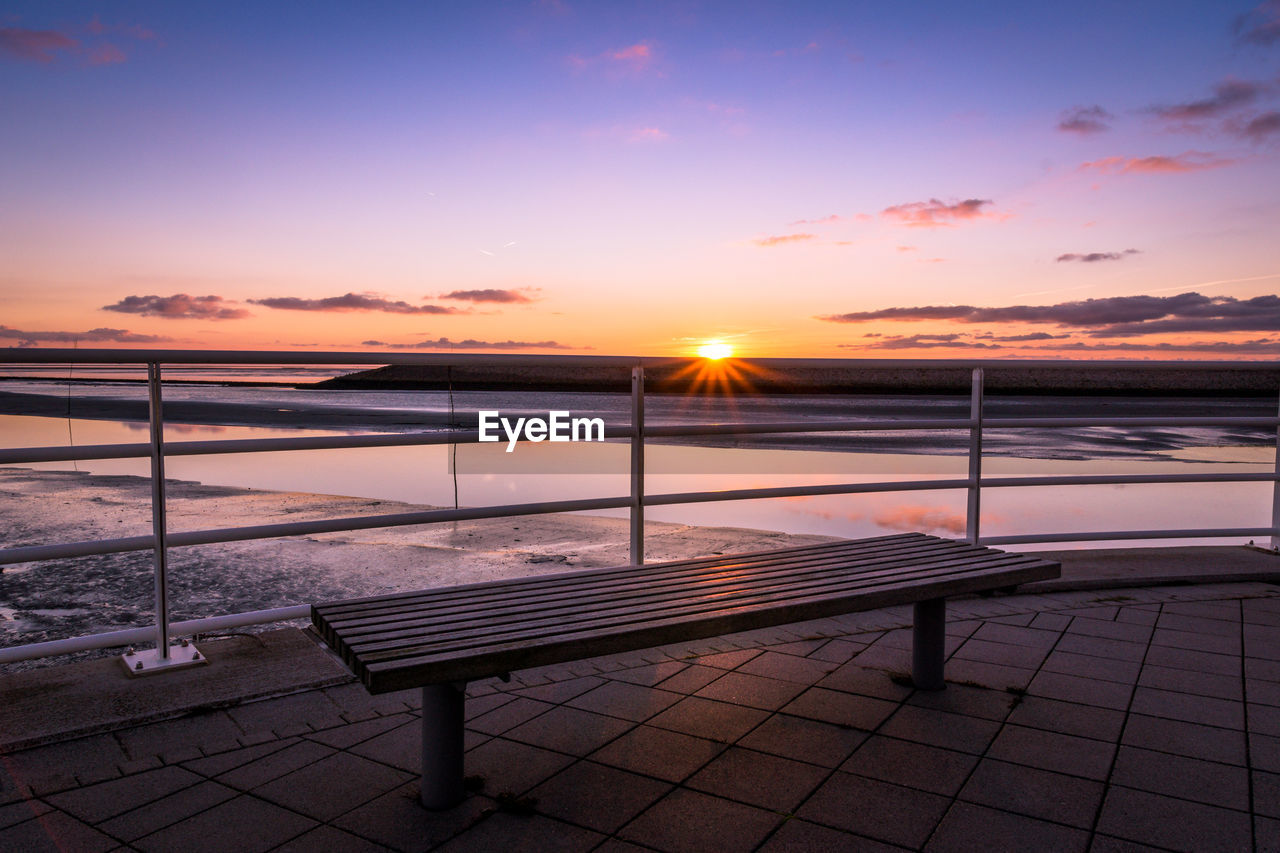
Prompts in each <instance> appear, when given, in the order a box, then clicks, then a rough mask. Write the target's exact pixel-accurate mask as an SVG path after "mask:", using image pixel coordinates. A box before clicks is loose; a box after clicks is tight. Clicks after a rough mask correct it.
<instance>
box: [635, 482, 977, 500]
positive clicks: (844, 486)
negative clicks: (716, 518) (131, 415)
mask: <svg viewBox="0 0 1280 853" xmlns="http://www.w3.org/2000/svg"><path fill="white" fill-rule="evenodd" d="M968 486H969V481H968V480H967V479H966V480H892V481H888V482H883V483H839V484H832V485H822V486H778V487H776V488H762V489H722V490H720V491H714V492H670V493H668V494H662V495H645V496H644V503H645V506H669V505H671V504H685V503H708V502H711V501H746V500H756V499H758V498H791V497H809V496H813V495H853V494H860V493H866V492H924V491H932V490H935V489H964V488H968Z"/></svg>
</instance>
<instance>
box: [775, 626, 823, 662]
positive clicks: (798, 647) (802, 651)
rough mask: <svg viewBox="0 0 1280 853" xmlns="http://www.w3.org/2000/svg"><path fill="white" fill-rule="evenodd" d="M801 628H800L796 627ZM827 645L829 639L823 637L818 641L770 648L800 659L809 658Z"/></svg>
mask: <svg viewBox="0 0 1280 853" xmlns="http://www.w3.org/2000/svg"><path fill="white" fill-rule="evenodd" d="M796 627H799V626H796ZM826 643H827V638H826V637H823V638H821V639H816V640H797V641H796V642H794V643H782V644H781V645H777V646H770V647H769V651H771V652H777V653H778V654H783V655H797V656H799V657H802V658H804V657H809V656H810V655H811V654H813V653H814V652H816V651H817V650H818V649H820V648H822V647H823V646H824V645H826Z"/></svg>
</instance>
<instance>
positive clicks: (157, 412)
mask: <svg viewBox="0 0 1280 853" xmlns="http://www.w3.org/2000/svg"><path fill="white" fill-rule="evenodd" d="M670 362H671V359H664V358H625V357H613V356H523V355H458V354H421V353H412V354H411V353H389V354H388V353H300V352H240V351H212V352H208V351H184V350H65V349H63V350H55V349H10V350H7V351H5V350H0V363H9V364H35V363H45V364H67V363H75V364H116V365H119V364H135V365H137V364H141V365H145V366H146V368H147V386H148V389H147V390H148V400H149V406H148V412H149V415H148V420H149V426H150V441H149V442H148V443H145V444H144V443H134V444H111V445H82V446H79V447H70V446H66V447H34V448H5V449H0V464H21V463H38V462H59V461H72V460H90V459H126V458H149V459H150V462H151V474H150V478H151V485H152V533H151V534H150V535H143V536H128V537H122V538H117V539H104V540H93V541H84V542H66V543H58V544H49V545H28V546H19V547H10V548H2V549H0V566H4V565H11V564H14V563H25V562H32V561H39V560H54V559H65V558H69V557H83V556H91V555H99V554H112V553H121V552H126V551H145V550H150V551H152V552H153V553H154V563H155V570H154V576H155V583H154V586H155V606H156V625H155V627H154V628H133V629H127V630H123V631H112V632H107V633H101V634H94V635H90V636H86V637H78V638H71V639H61V640H52V641H48V642H42V643H31V644H26V645H21V646H13V647H9V648H5V649H0V663H6V662H11V661H18V660H27V659H32V658H37V657H45V656H49V655H56V654H66V653H70V652H74V651H82V650H86V649H97V648H113V647H117V646H121V645H126V644H133V643H139V642H144V641H146V640H148V639H154V641H155V643H156V651H157V654H159V656H160V657H161V658H162V659H167V656H168V650H169V638H170V637H171V636H174V635H175V634H190V633H197V632H206V631H212V630H220V629H225V628H231V627H242V626H246V625H255V624H266V623H270V622H277V621H282V620H288V619H298V618H303V617H305V616H306V615H307V614H308V613H309V605H298V606H293V607H282V608H274V609H271V610H260V611H254V612H250V613H239V614H228V615H223V616H214V617H207V618H202V619H194V620H189V621H185V622H179V623H173V624H171V623H170V622H169V616H168V592H167V575H168V573H167V567H166V558H167V552H168V549H169V548H173V547H182V546H188V545H206V544H213V543H220V542H235V541H244V540H252V539H266V538H274V537H281V536H299V535H311V534H317V533H334V532H342V531H351V530H366V529H371V528H381V527H397V526H404V525H414V524H429V523H436V522H442V521H462V520H472V519H484V518H503V517H508V516H518V515H534V514H544V513H557V512H584V511H588V510H600V509H622V508H626V509H628V511H629V516H630V556H631V561H632V562H633V563H642V562H643V561H644V510H645V507H650V506H670V505H675V504H693V503H704V502H710V501H732V500H755V499H761V498H783V497H802V496H803V497H807V496H818V495H842V494H866V493H873V492H900V491H926V490H940V489H964V490H966V493H967V501H966V527H965V531H966V539H967V540H968V541H970V542H973V543H976V544H982V545H1014V544H1030V543H1042V542H1089V541H1104V540H1119V539H1174V538H1202V537H1203V538H1212V537H1244V536H1251V537H1269V538H1270V540H1271V545H1272V547H1273V548H1277V547H1280V416H1278V417H1226V416H1223V417H1192V418H1160V417H1139V418H1118V417H1115V418H1099V417H1088V418H988V417H985V416H984V412H983V409H984V407H983V388H984V383H983V368H982V367H981V366H975V362H973V361H959V360H950V359H948V360H931V361H919V360H905V359H897V360H889V359H876V360H874V361H866V360H864V361H860V362H856V363H861V364H868V365H871V366H875V367H878V368H900V367H916V368H918V367H921V366H928V367H931V368H948V367H949V368H956V367H963V368H968V369H971V370H972V382H971V389H970V408H969V417H967V418H928V419H915V420H881V421H869V422H868V421H798V422H790V421H788V422H768V423H751V424H744V423H732V424H725V423H716V424H706V423H703V424H668V425H654V426H648V425H646V424H645V417H644V416H645V409H644V398H645V391H644V376H645V374H644V371H645V367H646V366H655V365H663V364H669V363H670ZM459 363H463V364H468V365H510V364H530V363H534V364H544V365H557V366H580V365H587V366H595V367H602V366H603V367H618V368H625V367H629V368H630V369H631V424H630V425H629V426H626V427H608V428H606V430H605V437H607V438H626V439H629V441H630V447H631V455H630V460H631V461H630V493H629V494H627V495H620V496H612V497H600V498H584V499H576V500H558V501H543V502H539V503H523V504H502V505H497V506H485V507H468V508H460V509H434V510H423V511H419V512H408V513H394V514H386V515H372V516H356V517H346V518H330V519H321V520H315V521H302V522H282V523H275V524H262V525H252V526H243V527H230V528H221V529H206V530H193V531H177V532H172V531H169V530H168V525H167V521H166V499H165V490H164V460H165V458H166V457H169V456H191V455H206V454H219V453H254V452H263V451H285V450H319V449H346V448H360V447H397V446H410V445H431V444H456V443H470V442H475V441H477V440H478V437H479V436H478V431H477V430H457V429H451V430H447V431H440V432H434V433H422V434H408V435H404V434H386V435H378V434H374V435H349V436H337V435H335V436H309V437H298V438H274V439H229V440H216V441H174V442H166V441H165V440H164V436H163V427H164V415H163V404H162V397H161V385H162V382H161V366H162V365H164V364H171V365H176V364H184V365H191V364H201V365H233V364H239V365H245V364H254V365H262V364H272V365H284V364H289V365H298V364H307V365H319V364H329V365H357V364H359V365H366V364H377V365H383V364H420V365H422V364H440V365H444V364H450V365H452V364H459ZM852 363H855V362H854V361H853V360H846V359H752V360H751V364H753V365H756V366H758V367H761V368H764V369H785V368H788V367H805V368H811V367H819V368H824V367H825V368H830V367H848V366H849V365H850V364H852ZM982 364H986V365H997V366H998V365H1000V364H1009V365H1016V366H1018V367H1022V368H1026V367H1059V368H1060V367H1062V365H1063V362H1061V361H1035V362H1033V361H1016V362H999V361H987V362H982ZM1089 365H1090V366H1091V367H1113V368H1127V369H1150V368H1159V367H1165V368H1167V367H1170V366H1176V367H1177V368H1178V369H1179V370H1190V371H1196V370H1214V369H1224V368H1229V369H1232V370H1253V369H1264V370H1274V369H1276V367H1277V365H1276V364H1274V363H1263V362H1243V363H1242V362H1177V363H1169V362H1163V363H1162V362H1089ZM1093 426H1115V427H1140V426H1141V427H1150V426H1169V427H1188V426H1257V427H1274V428H1275V429H1276V448H1277V453H1276V467H1275V471H1274V473H1238V474H1223V473H1212V474H1133V475H1079V476H1044V477H983V476H982V440H983V435H984V432H985V431H986V430H991V429H1043V428H1063V427H1093ZM922 429H928V430H939V429H943V430H966V431H968V433H969V450H968V475H967V476H966V477H964V478H953V479H941V480H891V481H884V482H875V483H841V484H828V485H810V486H786V487H773V488H752V489H725V490H718V491H707V492H678V493H671V494H648V493H647V492H646V490H645V472H644V446H645V441H646V440H647V439H650V438H670V437H685V436H723V435H755V434H766V433H799V432H854V431H900V430H922ZM1227 482H1271V483H1273V492H1272V516H1271V526H1270V527H1240V528H1206V529H1185V528H1181V529H1168V530H1124V531H1115V530H1112V531H1090V532H1076V533H1053V532H1046V533H1031V534H1019V535H1007V536H982V535H981V530H980V527H979V518H980V507H981V499H982V489H984V488H987V489H990V488H1010V487H1026V486H1068V485H1103V484H1142V483H1227Z"/></svg>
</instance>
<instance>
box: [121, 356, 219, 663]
mask: <svg viewBox="0 0 1280 853" xmlns="http://www.w3.org/2000/svg"><path fill="white" fill-rule="evenodd" d="M147 398H148V404H149V405H148V420H149V422H150V425H151V531H152V536H153V537H154V538H155V593H156V647H155V649H147V650H145V651H141V652H135V651H134V650H133V649H132V648H130V649H129V651H128V652H127V653H125V655H124V656H123V657H122V658H121V660H122V661H124V666H125V669H126V670H128V671H129V674H130V675H149V674H150V673H153V672H159V671H163V670H166V669H176V668H179V667H187V666H192V665H196V664H203V663H206V660H205V658H204V656H203V655H202V654H200V652H199V650H198V649H196V647H195V646H193V645H190V644H188V643H187V642H186V641H185V640H184V641H183V642H182V644H181V645H177V646H173V647H172V648H171V647H170V646H169V573H168V568H169V567H168V557H169V552H168V547H169V543H168V542H167V541H166V540H167V531H168V521H167V520H166V518H165V493H164V412H163V410H162V406H161V399H160V363H159V362H157V361H149V362H147ZM175 654H177V655H178V656H177V657H175Z"/></svg>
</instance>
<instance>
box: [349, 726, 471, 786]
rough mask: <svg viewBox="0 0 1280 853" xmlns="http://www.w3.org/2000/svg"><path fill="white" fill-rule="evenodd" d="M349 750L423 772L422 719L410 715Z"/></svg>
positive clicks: (414, 772)
mask: <svg viewBox="0 0 1280 853" xmlns="http://www.w3.org/2000/svg"><path fill="white" fill-rule="evenodd" d="M398 718H399V717H396V718H394V719H398ZM382 719H388V718H382ZM464 748H465V745H464ZM348 752H351V753H353V754H354V755H359V756H363V757H364V758H369V759H372V760H374V761H380V762H382V763H383V764H389V765H391V766H392V767H395V768H397V769H399V770H403V771H405V772H406V773H412V774H415V775H416V774H418V773H421V772H422V721H421V720H419V719H418V718H417V717H410V718H409V720H408V721H407V722H405V723H403V724H402V725H399V726H396V727H395V728H394V729H391V730H389V731H386V732H383V733H382V734H380V735H377V736H375V737H372V738H369V739H368V740H365V741H363V742H361V743H358V744H355V745H353V746H351V747H349V748H348Z"/></svg>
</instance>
